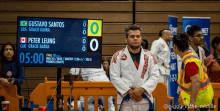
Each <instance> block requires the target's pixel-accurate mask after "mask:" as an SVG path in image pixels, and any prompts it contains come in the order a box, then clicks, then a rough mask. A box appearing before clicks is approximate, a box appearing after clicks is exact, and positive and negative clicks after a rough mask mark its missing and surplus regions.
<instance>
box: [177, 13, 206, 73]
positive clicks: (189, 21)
mask: <svg viewBox="0 0 220 111" xmlns="http://www.w3.org/2000/svg"><path fill="white" fill-rule="evenodd" d="M193 25H198V26H200V27H201V29H202V30H201V31H202V34H203V36H204V39H205V43H206V46H207V49H208V50H209V53H208V55H207V56H209V54H210V17H183V32H187V29H188V28H189V27H190V26H193ZM177 60H178V65H177V66H178V71H179V70H180V67H181V63H182V59H181V58H180V57H179V56H177Z"/></svg>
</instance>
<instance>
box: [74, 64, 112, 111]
mask: <svg viewBox="0 0 220 111" xmlns="http://www.w3.org/2000/svg"><path fill="white" fill-rule="evenodd" d="M105 73H106V72H105V71H104V69H103V66H102V64H101V68H71V70H70V74H72V75H79V74H81V76H82V78H83V80H84V81H109V79H108V77H107V76H106V74H105ZM100 99H101V101H102V103H103V104H104V98H103V97H100ZM80 101H81V104H84V98H83V97H80ZM93 101H94V98H93V97H89V99H88V106H89V111H94V109H93V106H94V105H93V104H92V102H93ZM83 106H84V105H83ZM104 107H105V106H104ZM108 111H115V107H114V104H113V102H112V96H110V97H109V100H108Z"/></svg>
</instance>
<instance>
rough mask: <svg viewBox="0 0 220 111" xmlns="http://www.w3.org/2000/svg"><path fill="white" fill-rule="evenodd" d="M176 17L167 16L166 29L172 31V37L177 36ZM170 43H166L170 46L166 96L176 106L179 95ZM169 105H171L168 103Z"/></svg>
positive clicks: (176, 73) (176, 70) (175, 62)
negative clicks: (172, 100)
mask: <svg viewBox="0 0 220 111" xmlns="http://www.w3.org/2000/svg"><path fill="white" fill-rule="evenodd" d="M177 20H178V17H175V16H169V21H168V28H169V29H170V30H171V31H172V34H173V37H175V36H176V35H177V24H178V21H177ZM172 42H173V40H172V41H170V42H168V44H169V46H170V76H169V77H168V80H169V82H168V95H169V96H171V97H174V104H175V105H178V98H179V95H178V94H177V88H178V84H177V79H178V69H177V55H176V54H175V53H174V52H173V46H172V44H173V43H172ZM170 105H171V103H170Z"/></svg>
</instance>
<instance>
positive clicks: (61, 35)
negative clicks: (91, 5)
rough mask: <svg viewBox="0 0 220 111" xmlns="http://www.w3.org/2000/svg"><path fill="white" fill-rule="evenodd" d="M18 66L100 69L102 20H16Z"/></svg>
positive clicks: (34, 18) (20, 18)
mask: <svg viewBox="0 0 220 111" xmlns="http://www.w3.org/2000/svg"><path fill="white" fill-rule="evenodd" d="M17 26H18V27H17V60H18V65H19V66H39V67H45V66H49V67H57V66H60V67H84V68H100V67H101V56H102V20H89V19H70V18H67V19H65V18H36V17H18V18H17Z"/></svg>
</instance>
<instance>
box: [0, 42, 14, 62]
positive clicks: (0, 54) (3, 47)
mask: <svg viewBox="0 0 220 111" xmlns="http://www.w3.org/2000/svg"><path fill="white" fill-rule="evenodd" d="M7 45H10V46H11V47H12V49H13V51H14V55H13V57H12V60H16V50H15V46H14V45H12V44H11V43H10V42H8V43H6V44H4V45H3V46H2V49H1V52H0V57H1V62H5V60H6V58H5V56H4V51H5V47H6V46H7Z"/></svg>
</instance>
